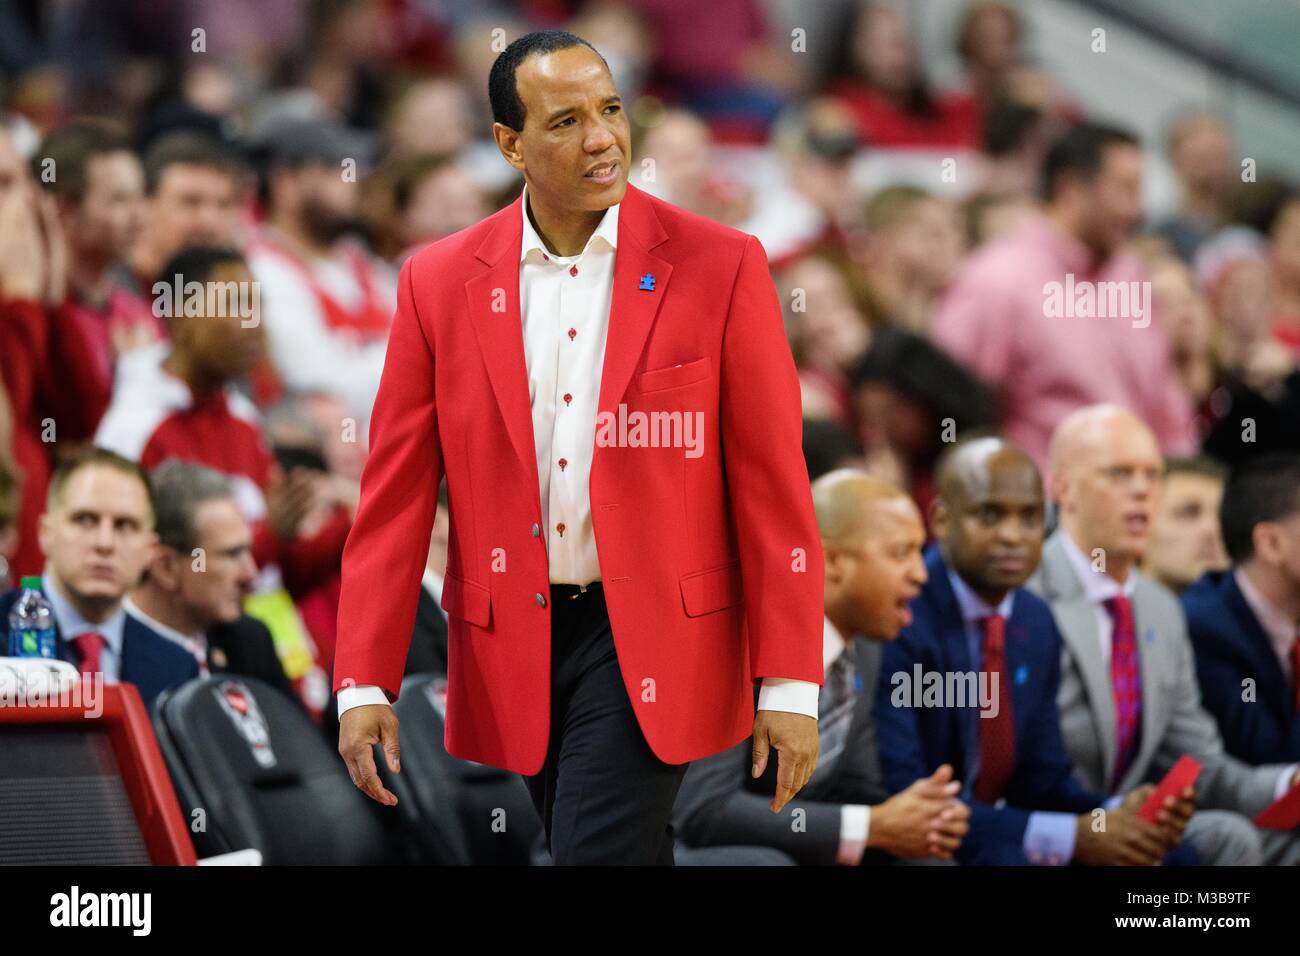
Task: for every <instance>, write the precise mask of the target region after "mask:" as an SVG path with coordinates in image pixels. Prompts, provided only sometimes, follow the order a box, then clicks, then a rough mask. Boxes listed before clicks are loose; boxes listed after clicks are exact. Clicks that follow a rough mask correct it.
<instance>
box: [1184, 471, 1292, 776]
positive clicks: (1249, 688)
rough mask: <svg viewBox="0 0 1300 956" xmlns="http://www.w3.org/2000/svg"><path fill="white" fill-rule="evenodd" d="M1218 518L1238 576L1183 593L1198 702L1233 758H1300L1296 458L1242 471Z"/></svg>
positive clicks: (1220, 575)
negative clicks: (1216, 725) (1198, 684)
mask: <svg viewBox="0 0 1300 956" xmlns="http://www.w3.org/2000/svg"><path fill="white" fill-rule="evenodd" d="M1220 519H1221V523H1222V526H1223V537H1224V541H1225V542H1226V543H1227V546H1228V554H1229V556H1230V557H1231V558H1232V565H1233V566H1232V569H1231V570H1229V571H1224V572H1217V573H1216V572H1209V573H1207V574H1206V575H1205V576H1204V577H1203V578H1201V579H1200V580H1199V581H1198V582H1197V583H1196V584H1195V585H1193V586H1192V587H1191V588H1190V589H1189V590H1187V591H1186V592H1184V594H1183V610H1184V611H1185V612H1186V613H1187V631H1188V634H1189V635H1190V636H1191V639H1192V647H1193V648H1195V650H1196V673H1197V676H1198V677H1199V678H1200V682H1201V697H1202V699H1203V700H1204V701H1205V709H1206V710H1208V711H1209V712H1210V713H1211V714H1213V715H1214V718H1215V720H1217V721H1218V722H1219V733H1221V734H1222V735H1223V744H1224V746H1225V747H1227V748H1228V753H1230V754H1232V755H1233V756H1235V757H1238V758H1239V759H1241V760H1244V761H1246V762H1247V763H1252V764H1258V763H1283V762H1292V761H1300V455H1296V454H1274V455H1268V456H1265V457H1262V458H1258V459H1256V460H1254V461H1252V462H1249V463H1247V464H1245V465H1243V466H1242V467H1241V468H1240V469H1238V471H1237V472H1235V473H1234V474H1233V475H1232V478H1231V480H1230V481H1229V483H1228V490H1227V494H1226V495H1224V498H1223V505H1222V508H1221V509H1220Z"/></svg>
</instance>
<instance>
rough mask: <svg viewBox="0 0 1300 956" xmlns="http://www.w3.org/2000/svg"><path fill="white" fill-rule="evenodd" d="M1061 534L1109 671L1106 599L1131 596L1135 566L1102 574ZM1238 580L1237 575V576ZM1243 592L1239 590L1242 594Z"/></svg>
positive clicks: (1291, 772)
mask: <svg viewBox="0 0 1300 956" xmlns="http://www.w3.org/2000/svg"><path fill="white" fill-rule="evenodd" d="M1064 537H1065V554H1066V557H1068V558H1069V560H1070V565H1071V567H1073V568H1074V574H1075V577H1077V578H1078V579H1079V582H1080V583H1081V584H1082V585H1083V593H1084V596H1085V597H1086V598H1087V599H1088V601H1089V603H1091V604H1092V610H1093V614H1094V615H1095V616H1096V618H1097V636H1098V638H1099V639H1100V641H1101V659H1102V663H1103V664H1104V665H1105V667H1106V670H1107V672H1109V671H1110V648H1111V635H1112V628H1113V625H1112V622H1111V619H1110V612H1109V611H1107V610H1106V602H1107V601H1109V600H1110V599H1111V598H1113V597H1117V596H1119V595H1120V594H1123V595H1124V596H1125V597H1127V598H1128V599H1129V600H1132V598H1133V591H1134V589H1136V587H1137V576H1138V573H1139V572H1138V570H1137V568H1136V567H1135V568H1130V569H1129V573H1128V579H1127V580H1126V581H1125V582H1124V584H1123V585H1121V584H1120V583H1119V582H1118V581H1116V580H1115V579H1114V578H1112V577H1111V576H1110V575H1109V574H1102V573H1101V572H1099V571H1094V570H1093V569H1092V564H1091V563H1090V562H1089V561H1088V558H1087V556H1086V555H1084V553H1083V550H1082V549H1081V548H1080V547H1079V546H1078V545H1077V544H1075V543H1074V538H1073V537H1072V536H1071V535H1070V533H1069V532H1068V531H1067V532H1066V533H1065V535H1064ZM1238 583H1240V578H1239V579H1238ZM1244 593H1245V592H1243V594H1244ZM1297 769H1300V764H1291V765H1289V766H1287V767H1285V768H1284V769H1283V771H1282V773H1281V774H1280V775H1279V776H1278V778H1277V785H1276V786H1274V788H1273V797H1274V799H1280V798H1281V797H1282V794H1284V793H1286V792H1287V791H1288V790H1289V789H1291V781H1292V779H1293V778H1294V777H1295V773H1296V770H1297Z"/></svg>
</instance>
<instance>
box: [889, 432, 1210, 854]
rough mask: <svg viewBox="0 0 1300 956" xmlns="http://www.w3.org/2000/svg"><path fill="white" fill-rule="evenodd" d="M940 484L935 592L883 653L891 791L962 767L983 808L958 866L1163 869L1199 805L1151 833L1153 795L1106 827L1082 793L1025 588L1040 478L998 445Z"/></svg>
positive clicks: (1172, 810)
mask: <svg viewBox="0 0 1300 956" xmlns="http://www.w3.org/2000/svg"><path fill="white" fill-rule="evenodd" d="M937 479H938V488H937V491H938V494H937V496H936V498H935V500H934V504H933V506H932V509H931V522H930V527H931V529H932V531H933V532H934V534H935V537H936V538H937V539H938V543H937V545H934V546H932V547H931V548H930V549H929V550H928V552H927V554H926V560H925V566H926V571H927V574H928V576H929V581H928V582H927V584H926V585H925V587H924V588H923V589H922V591H921V594H920V597H918V598H917V600H916V601H915V602H913V605H912V612H913V615H914V619H913V621H912V623H911V624H909V625H908V626H907V627H906V628H905V629H904V631H903V633H902V635H901V636H900V637H899V639H898V640H897V641H896V642H894V643H893V644H891V645H889V647H887V648H886V649H885V657H884V662H883V664H882V666H881V679H880V683H879V687H878V691H877V695H876V724H877V726H878V727H879V728H880V760H881V764H882V765H883V767H884V770H885V783H886V784H887V785H888V786H889V787H890V788H891V789H894V790H899V789H902V788H903V787H906V786H907V785H909V784H911V783H912V782H913V781H914V780H916V779H918V778H920V777H924V776H925V775H926V774H929V773H932V772H933V771H934V769H935V768H936V767H939V766H942V765H945V764H951V765H952V766H954V767H955V768H956V771H957V774H958V775H959V776H960V777H961V778H962V780H963V781H964V783H965V791H964V793H963V799H964V800H966V802H968V803H969V804H970V806H971V827H970V833H969V834H968V835H967V837H966V839H965V840H964V841H963V843H962V846H961V849H960V850H959V851H958V852H957V860H958V862H960V863H966V864H995V865H996V864H1001V865H1024V864H1030V863H1032V864H1046V865H1060V864H1066V863H1069V862H1071V861H1078V862H1080V863H1088V864H1094V865H1104V864H1120V865H1125V864H1126V865H1150V864H1154V863H1157V862H1159V861H1160V860H1161V859H1162V858H1163V857H1164V856H1165V855H1166V853H1167V852H1168V851H1169V850H1170V848H1171V847H1173V846H1174V845H1175V844H1177V842H1178V840H1179V838H1180V837H1181V835H1182V829H1183V826H1184V825H1185V823H1186V820H1187V817H1189V816H1190V815H1191V809H1192V807H1191V800H1190V798H1191V792H1190V790H1189V792H1188V793H1186V794H1184V795H1183V799H1182V800H1179V801H1175V800H1174V799H1173V798H1172V797H1171V798H1169V803H1168V805H1167V807H1166V809H1164V810H1162V811H1161V812H1162V814H1163V820H1162V825H1161V826H1155V825H1152V824H1149V823H1146V822H1144V821H1142V820H1139V819H1138V818H1137V810H1138V808H1140V807H1141V805H1142V803H1143V802H1144V801H1145V800H1146V799H1147V797H1148V796H1149V795H1150V793H1151V791H1152V790H1153V789H1154V788H1153V787H1142V788H1138V789H1137V790H1135V791H1133V793H1131V794H1130V795H1129V796H1128V797H1127V798H1126V799H1125V800H1124V801H1123V802H1122V803H1120V804H1119V805H1118V806H1116V807H1114V808H1113V809H1111V810H1110V811H1109V812H1108V813H1106V814H1105V815H1104V817H1103V816H1102V815H1101V814H1098V813H1095V812H1094V811H1096V810H1097V808H1098V807H1101V806H1102V805H1103V803H1105V798H1104V797H1102V796H1101V795H1099V794H1097V793H1094V792H1092V791H1090V790H1088V789H1087V788H1085V787H1084V786H1083V785H1082V784H1081V783H1079V781H1078V780H1077V779H1075V777H1074V775H1073V773H1072V769H1071V767H1070V761H1069V758H1068V757H1067V756H1066V755H1065V747H1064V745H1063V744H1062V743H1061V727H1060V723H1059V720H1058V718H1057V713H1056V690H1057V687H1058V685H1059V683H1060V658H1061V638H1060V635H1059V634H1058V633H1057V630H1056V625H1055V624H1054V623H1053V622H1052V612H1051V611H1050V610H1049V609H1048V607H1047V605H1046V604H1045V603H1044V602H1043V601H1042V599H1040V598H1038V597H1036V596H1035V595H1033V594H1030V593H1029V592H1027V591H1025V590H1023V589H1022V587H1021V586H1022V585H1023V584H1024V583H1025V581H1026V580H1028V578H1029V576H1030V575H1031V574H1033V573H1034V569H1035V568H1037V567H1038V561H1039V558H1040V556H1041V554H1042V545H1043V512H1044V504H1043V486H1042V480H1041V479H1040V478H1039V475H1038V468H1037V467H1036V466H1035V465H1034V463H1033V461H1032V460H1031V459H1030V458H1029V456H1028V455H1026V454H1025V453H1024V452H1023V451H1021V450H1020V449H1019V448H1017V447H1016V446H1014V445H1011V444H1009V443H1007V442H1005V441H1003V440H1002V439H1000V438H977V439H973V440H970V441H966V442H963V443H961V444H959V445H957V446H955V447H954V448H952V449H951V450H950V451H949V452H948V453H947V454H946V455H945V456H944V457H943V458H942V459H941V462H940V467H939V470H938V474H937ZM927 686H928V687H933V688H936V689H937V690H938V692H937V693H936V692H929V691H925V690H924V688H926V687H927ZM1099 819H1102V820H1104V823H1105V826H1104V828H1102V827H1100V826H1098V825H1097V823H1098V821H1099Z"/></svg>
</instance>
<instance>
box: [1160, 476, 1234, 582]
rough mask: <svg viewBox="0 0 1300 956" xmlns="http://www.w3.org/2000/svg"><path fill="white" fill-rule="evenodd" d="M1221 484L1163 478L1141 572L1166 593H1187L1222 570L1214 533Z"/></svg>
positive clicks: (1219, 545) (1203, 479)
mask: <svg viewBox="0 0 1300 956" xmlns="http://www.w3.org/2000/svg"><path fill="white" fill-rule="evenodd" d="M1222 500H1223V482H1222V481H1220V480H1219V479H1218V478H1213V477H1211V476H1209V475H1197V474H1175V475H1169V476H1168V477H1167V478H1165V481H1164V489H1163V491H1162V493H1161V496H1160V506H1159V507H1158V508H1157V509H1156V519H1155V524H1154V525H1153V526H1152V529H1151V544H1150V546H1149V547H1148V548H1147V552H1146V559H1145V561H1146V566H1147V568H1148V569H1149V570H1150V572H1151V574H1152V575H1153V576H1154V577H1156V578H1157V579H1159V580H1160V581H1163V582H1164V583H1165V584H1167V585H1169V586H1170V587H1173V588H1176V589H1181V588H1185V587H1187V586H1188V585H1189V584H1191V583H1192V582H1193V581H1195V580H1196V579H1197V578H1199V577H1200V576H1201V575H1202V574H1204V573H1205V572H1206V571H1219V570H1222V569H1224V568H1226V567H1227V566H1228V555H1227V553H1226V552H1225V551H1224V549H1223V536H1222V534H1221V533H1220V529H1219V503H1220V502H1221V501H1222Z"/></svg>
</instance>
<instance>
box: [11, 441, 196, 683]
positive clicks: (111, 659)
mask: <svg viewBox="0 0 1300 956" xmlns="http://www.w3.org/2000/svg"><path fill="white" fill-rule="evenodd" d="M153 525H154V506H153V492H152V489H151V488H150V485H149V476H148V475H146V474H145V473H144V471H142V470H141V468H140V466H139V465H137V464H136V463H135V462H133V461H129V460H127V459H125V458H122V457H121V456H119V455H115V454H114V453H112V452H110V451H105V450H104V449H102V448H85V449H83V450H81V451H79V452H76V453H74V454H73V455H71V456H70V457H68V458H66V459H65V460H64V461H63V462H62V463H60V464H59V465H58V467H56V468H55V469H54V473H53V474H52V475H51V476H50V485H49V490H48V492H47V496H46V504H45V512H44V514H42V515H41V516H40V521H39V525H38V530H39V539H40V545H41V551H42V553H43V554H44V555H45V574H44V576H43V577H42V579H41V590H42V591H43V592H44V593H45V596H46V598H47V599H49V602H50V605H51V606H52V607H53V608H54V620H55V626H56V631H57V650H58V656H59V658H60V659H62V660H65V661H68V662H69V663H72V664H75V665H76V666H77V668H78V670H80V671H81V672H82V674H86V675H91V679H102V680H103V682H104V683H106V684H116V683H119V682H121V683H126V684H134V685H135V686H136V689H138V690H139V691H140V697H141V698H142V699H143V700H144V704H145V706H146V707H152V706H153V702H154V700H155V699H156V698H157V696H158V695H159V694H160V693H162V692H163V691H164V690H167V689H168V688H171V687H175V686H177V685H179V684H183V683H185V682H186V681H187V680H190V679H192V678H194V677H197V676H199V665H198V662H197V661H195V659H194V656H193V655H192V654H190V653H189V652H188V651H187V650H185V649H184V648H183V647H178V646H177V645H176V644H174V643H172V642H171V641H169V640H167V638H165V637H162V636H161V635H159V634H157V633H156V632H154V631H153V630H152V629H151V628H149V627H148V626H146V625H144V624H142V623H140V622H139V621H137V620H136V619H135V618H132V617H130V616H128V615H127V613H126V611H125V610H124V609H123V607H122V599H123V598H124V597H125V596H126V593H127V592H128V591H129V590H130V589H131V588H132V587H134V586H135V584H136V582H137V581H139V579H140V574H141V573H142V572H143V571H144V568H145V566H146V565H147V564H148V562H149V558H150V555H151V554H152V552H153V549H154V548H155V546H156V544H157V535H155V534H154V529H153ZM19 593H21V592H19V591H10V592H9V593H8V594H6V595H4V596H3V597H0V620H5V621H7V620H8V617H9V609H10V608H11V607H12V606H13V603H14V601H15V599H16V598H17V597H18V595H19Z"/></svg>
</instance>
